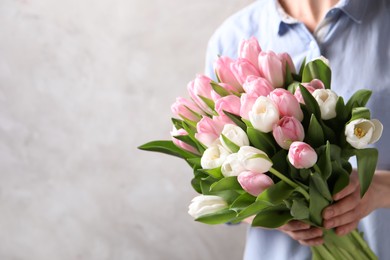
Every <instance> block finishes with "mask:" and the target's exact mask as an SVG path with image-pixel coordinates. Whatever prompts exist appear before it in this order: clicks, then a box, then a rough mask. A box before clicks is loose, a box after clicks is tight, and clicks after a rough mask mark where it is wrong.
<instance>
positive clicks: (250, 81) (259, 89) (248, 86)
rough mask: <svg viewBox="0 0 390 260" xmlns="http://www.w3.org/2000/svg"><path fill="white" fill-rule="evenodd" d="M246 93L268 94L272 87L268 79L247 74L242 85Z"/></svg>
mask: <svg viewBox="0 0 390 260" xmlns="http://www.w3.org/2000/svg"><path fill="white" fill-rule="evenodd" d="M242 87H243V88H244V90H245V92H246V93H248V94H252V93H256V94H257V96H268V94H269V93H271V91H272V90H274V88H273V87H272V85H271V83H269V81H268V80H266V79H265V78H262V77H257V76H249V77H247V79H246V81H245V83H244V85H243V86H242Z"/></svg>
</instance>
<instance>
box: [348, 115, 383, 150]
mask: <svg viewBox="0 0 390 260" xmlns="http://www.w3.org/2000/svg"><path fill="white" fill-rule="evenodd" d="M382 131H383V125H382V123H381V122H380V121H379V120H377V119H372V120H368V119H363V118H360V119H356V120H353V121H351V122H350V123H349V124H347V125H346V126H345V135H346V137H347V142H348V143H349V144H350V145H352V146H353V147H354V148H356V149H363V148H365V147H367V145H369V144H372V143H375V142H376V141H378V140H379V138H380V137H381V135H382Z"/></svg>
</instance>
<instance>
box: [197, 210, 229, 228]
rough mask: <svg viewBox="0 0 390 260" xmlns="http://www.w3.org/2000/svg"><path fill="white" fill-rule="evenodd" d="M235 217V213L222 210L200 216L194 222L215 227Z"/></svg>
mask: <svg viewBox="0 0 390 260" xmlns="http://www.w3.org/2000/svg"><path fill="white" fill-rule="evenodd" d="M235 217H236V212H235V211H233V210H229V209H224V210H221V211H218V212H216V213H213V214H207V215H204V216H200V217H199V218H197V219H195V220H196V221H199V222H202V223H205V224H209V225H216V224H224V223H227V222H229V221H230V220H232V219H234V218H235Z"/></svg>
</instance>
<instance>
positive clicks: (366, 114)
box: [350, 107, 371, 121]
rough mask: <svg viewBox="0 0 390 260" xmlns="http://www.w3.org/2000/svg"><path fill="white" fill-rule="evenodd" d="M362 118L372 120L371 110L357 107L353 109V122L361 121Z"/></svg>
mask: <svg viewBox="0 0 390 260" xmlns="http://www.w3.org/2000/svg"><path fill="white" fill-rule="evenodd" d="M360 118H364V119H368V120H370V118H371V114H370V110H369V109H368V108H366V107H355V108H353V109H352V116H351V120H350V121H352V120H355V119H360Z"/></svg>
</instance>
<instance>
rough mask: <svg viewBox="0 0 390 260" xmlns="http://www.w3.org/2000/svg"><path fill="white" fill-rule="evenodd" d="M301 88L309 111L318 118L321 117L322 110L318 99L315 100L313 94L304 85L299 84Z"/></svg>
mask: <svg viewBox="0 0 390 260" xmlns="http://www.w3.org/2000/svg"><path fill="white" fill-rule="evenodd" d="M299 89H300V90H301V93H302V97H303V100H304V101H305V106H306V109H307V111H308V112H309V113H311V114H314V116H315V117H316V118H321V110H320V107H319V106H318V103H317V100H315V98H314V97H313V96H312V94H311V93H310V92H309V91H308V90H307V89H306V88H305V87H304V86H302V85H299Z"/></svg>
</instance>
